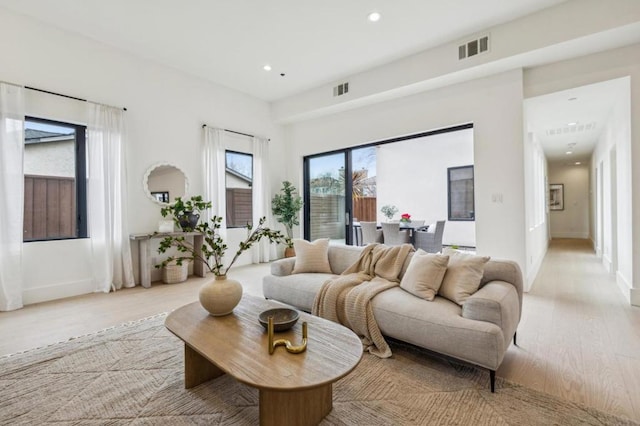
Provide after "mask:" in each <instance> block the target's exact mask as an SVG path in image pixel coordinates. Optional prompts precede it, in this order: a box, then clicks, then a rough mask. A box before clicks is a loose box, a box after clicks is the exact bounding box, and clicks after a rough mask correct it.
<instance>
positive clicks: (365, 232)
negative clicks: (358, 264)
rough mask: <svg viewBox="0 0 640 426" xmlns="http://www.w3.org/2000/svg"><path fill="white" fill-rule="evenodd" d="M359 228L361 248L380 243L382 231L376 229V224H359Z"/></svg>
mask: <svg viewBox="0 0 640 426" xmlns="http://www.w3.org/2000/svg"><path fill="white" fill-rule="evenodd" d="M360 228H361V230H362V245H363V246H366V245H367V244H372V243H381V242H382V241H383V239H382V229H378V224H377V223H376V222H360Z"/></svg>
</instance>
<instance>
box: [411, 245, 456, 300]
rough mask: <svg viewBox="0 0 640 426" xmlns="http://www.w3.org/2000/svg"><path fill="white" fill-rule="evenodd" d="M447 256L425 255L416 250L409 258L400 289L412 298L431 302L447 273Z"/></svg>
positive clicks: (423, 252)
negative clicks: (412, 296) (409, 261)
mask: <svg viewBox="0 0 640 426" xmlns="http://www.w3.org/2000/svg"><path fill="white" fill-rule="evenodd" d="M447 263H449V256H444V255H441V254H432V253H427V252H426V251H424V250H422V249H418V251H417V252H415V253H414V254H413V257H412V258H411V263H409V267H408V268H407V272H406V273H405V274H404V276H403V277H402V281H400V288H403V289H404V290H406V291H408V292H409V293H411V294H413V295H414V296H418V297H421V298H423V299H426V300H428V301H432V300H433V299H434V298H435V297H436V293H438V289H440V285H442V279H443V278H444V274H445V272H447Z"/></svg>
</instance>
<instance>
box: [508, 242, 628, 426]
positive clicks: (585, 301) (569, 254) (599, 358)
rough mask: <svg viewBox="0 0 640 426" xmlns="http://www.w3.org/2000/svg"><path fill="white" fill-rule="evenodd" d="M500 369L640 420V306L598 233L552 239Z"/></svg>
mask: <svg viewBox="0 0 640 426" xmlns="http://www.w3.org/2000/svg"><path fill="white" fill-rule="evenodd" d="M497 375H498V376H499V377H504V378H506V379H508V380H511V381H513V382H516V383H520V384H522V385H525V386H527V387H530V388H533V389H537V390H540V391H543V392H546V393H550V394H552V395H556V396H559V397H562V398H565V399H569V400H571V401H575V402H580V403H583V404H585V405H588V406H591V407H595V408H598V409H600V410H603V411H607V412H609V413H613V414H616V415H619V416H623V417H628V418H630V419H633V420H636V421H640V392H638V390H640V308H638V307H632V306H629V305H628V303H627V302H626V301H625V300H624V297H623V296H622V294H621V292H620V290H619V289H618V287H617V285H616V282H615V277H614V276H613V275H611V274H609V273H607V272H606V270H605V268H604V267H603V265H602V263H601V262H600V259H598V258H597V257H596V255H595V254H594V252H593V249H592V246H591V243H590V241H588V240H576V239H558V240H555V239H554V240H552V243H551V245H550V247H549V251H548V252H547V256H546V257H545V259H544V262H543V264H542V267H541V269H540V272H539V274H538V276H537V277H536V280H535V282H534V284H533V286H532V289H531V291H530V292H529V293H527V294H525V297H524V306H523V313H522V320H521V322H520V326H519V327H518V346H513V345H511V347H510V348H509V351H508V352H507V354H506V356H505V359H504V361H503V363H502V365H501V366H500V368H499V369H498V372H497Z"/></svg>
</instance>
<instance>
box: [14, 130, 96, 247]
mask: <svg viewBox="0 0 640 426" xmlns="http://www.w3.org/2000/svg"><path fill="white" fill-rule="evenodd" d="M24 127H25V140H24V241H25V242H27V241H47V240H62V239H72V238H86V237H87V208H86V199H87V193H86V147H85V136H86V135H85V133H86V127H85V126H81V125H78V124H72V123H62V122H58V121H51V120H45V119H40V118H32V117H27V118H26V119H25V125H24Z"/></svg>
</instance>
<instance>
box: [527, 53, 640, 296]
mask: <svg viewBox="0 0 640 426" xmlns="http://www.w3.org/2000/svg"><path fill="white" fill-rule="evenodd" d="M639 58H640V44H634V45H632V46H629V47H625V48H621V49H614V50H610V51H606V52H602V53H598V54H593V55H588V56H584V57H581V58H577V59H573V60H568V61H562V62H557V63H554V64H549V65H545V66H541V67H537V68H534V69H531V70H527V71H526V72H525V78H524V81H525V86H524V92H525V96H526V97H530V96H539V95H543V94H547V93H553V92H557V91H560V90H566V89H570V88H572V87H579V86H584V85H587V84H593V83H598V82H602V81H607V80H612V79H617V78H625V79H628V80H627V89H626V95H625V96H624V100H623V102H622V104H621V105H618V106H616V111H617V112H616V113H615V114H616V116H617V117H619V118H617V119H616V118H612V119H611V120H610V122H609V123H608V124H607V129H609V130H607V132H611V136H610V140H611V141H614V140H615V144H616V158H617V162H616V170H617V176H618V186H617V204H618V210H617V228H616V229H617V235H618V236H619V238H618V239H617V246H618V272H617V279H618V285H619V286H620V288H621V289H622V292H623V294H624V296H625V297H626V298H627V299H628V300H630V301H631V303H632V304H634V305H640V276H639V274H638V272H639V271H640V226H638V225H637V224H639V223H640V191H638V188H640V167H632V164H640V84H638V82H639V81H640V59H639ZM608 137H609V136H608ZM607 155H608V154H604V153H602V154H600V153H598V152H596V153H594V158H593V162H594V164H599V162H600V160H599V159H602V161H604V160H606V156H607ZM594 168H595V166H592V174H593V177H594V179H592V181H595V170H594ZM603 176H604V175H603ZM634 188H635V189H634ZM604 189H605V190H606V191H609V189H607V186H606V185H605V186H604ZM592 192H593V193H594V194H595V187H594V186H593V184H592ZM594 207H595V206H592V209H593V208H594ZM594 211H595V209H594ZM634 224H635V225H634ZM596 233H598V232H596Z"/></svg>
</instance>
